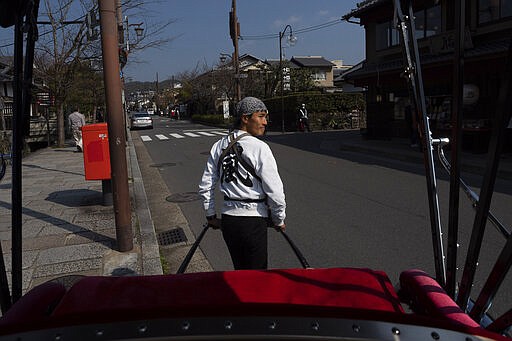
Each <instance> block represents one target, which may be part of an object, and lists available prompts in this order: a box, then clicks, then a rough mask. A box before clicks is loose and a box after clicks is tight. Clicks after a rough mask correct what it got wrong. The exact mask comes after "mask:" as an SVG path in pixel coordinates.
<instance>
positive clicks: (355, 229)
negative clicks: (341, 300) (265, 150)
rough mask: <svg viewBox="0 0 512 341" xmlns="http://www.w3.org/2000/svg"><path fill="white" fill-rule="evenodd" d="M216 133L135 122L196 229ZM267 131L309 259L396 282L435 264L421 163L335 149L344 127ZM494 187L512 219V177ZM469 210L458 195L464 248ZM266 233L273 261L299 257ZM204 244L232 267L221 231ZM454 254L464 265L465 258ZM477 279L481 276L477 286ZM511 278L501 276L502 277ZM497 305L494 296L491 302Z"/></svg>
mask: <svg viewBox="0 0 512 341" xmlns="http://www.w3.org/2000/svg"><path fill="white" fill-rule="evenodd" d="M221 133H222V132H221V131H219V130H218V129H213V128H209V127H205V126H200V125H192V124H189V123H186V122H175V121H169V120H166V119H163V120H160V119H157V120H156V124H155V129H153V130H148V131H139V132H138V134H139V135H140V141H141V142H142V143H143V144H144V146H145V147H146V149H147V150H148V152H149V155H150V157H151V161H150V162H152V164H151V165H152V166H153V168H156V169H158V171H159V174H160V175H161V177H162V179H163V181H164V182H165V184H166V186H167V187H168V189H169V192H170V193H173V194H182V195H184V197H187V195H189V196H190V197H188V198H190V199H191V200H190V201H188V202H183V203H180V204H179V207H180V209H181V212H182V213H183V215H184V217H185V219H186V220H187V222H188V223H189V226H190V227H191V229H192V231H193V232H194V234H195V235H198V233H199V232H200V229H201V225H202V223H203V219H204V218H203V212H202V209H201V205H200V203H199V201H197V200H193V199H194V197H193V193H194V192H195V191H196V190H197V183H198V181H199V178H200V176H201V172H202V170H203V167H204V163H205V161H206V158H207V152H208V150H209V149H210V147H211V145H212V144H213V142H215V141H216V140H217V139H218V138H219V134H221ZM145 136H147V137H145ZM162 136H163V137H162ZM149 139H151V140H149ZM265 139H266V140H267V142H268V143H269V144H270V146H271V148H272V150H273V151H274V154H275V156H276V159H277V161H278V165H279V169H280V173H281V176H282V178H283V182H284V184H285V190H286V195H287V203H288V209H287V214H288V218H287V226H288V227H289V229H288V231H289V235H290V236H291V237H292V238H293V240H294V241H295V242H296V243H297V244H298V245H299V247H300V248H301V250H302V251H303V253H304V254H305V256H306V258H308V260H309V262H310V263H311V265H312V266H314V267H331V266H354V267H370V268H374V269H381V270H384V271H386V272H387V273H388V275H389V276H390V278H391V280H392V281H393V282H394V283H396V282H397V281H398V275H399V273H400V271H402V270H404V269H409V268H421V269H424V270H426V271H427V272H429V273H431V274H433V273H434V269H433V256H432V246H431V237H430V227H429V226H430V225H429V221H428V203H427V197H426V185H425V178H424V176H423V165H422V164H420V163H411V162H401V161H396V160H392V159H389V158H383V157H380V156H379V155H362V154H360V153H353V152H350V151H343V150H340V148H339V142H340V140H341V139H343V132H341V131H339V132H317V133H312V134H285V135H281V134H270V135H269V136H267V137H265ZM467 181H469V182H470V183H472V184H476V185H477V184H478V181H479V179H478V178H477V177H474V176H470V177H469V179H467ZM497 188H499V189H500V191H498V192H497V193H496V194H495V196H494V201H493V210H494V211H495V213H496V215H497V216H499V217H501V218H502V219H503V220H504V221H512V212H511V211H510V209H509V208H510V206H511V204H512V196H511V193H512V189H511V186H510V183H509V182H498V184H497ZM439 194H440V206H441V211H442V214H443V221H444V223H445V224H446V222H447V219H448V216H447V209H446V208H447V207H448V204H447V197H448V183H447V181H446V180H443V179H441V180H440V181H439ZM462 199H463V200H464V198H462ZM473 216H474V213H473V211H472V208H471V207H470V206H469V205H466V204H464V205H461V226H462V231H461V245H462V248H461V250H462V253H464V252H465V251H464V250H465V248H464V246H465V245H467V240H468V234H469V233H468V231H470V229H471V226H472V219H473ZM489 231H490V232H489V234H488V235H487V236H486V239H485V240H484V246H483V248H484V249H485V250H487V251H486V252H485V253H484V254H483V255H482V257H481V260H480V264H481V268H483V269H485V268H489V266H490V264H491V261H492V259H494V258H493V257H495V256H496V252H497V250H498V248H496V247H495V246H496V245H503V243H504V241H503V240H502V238H501V237H500V236H498V234H497V233H495V232H494V230H489ZM269 243H270V252H269V257H270V266H271V267H276V268H284V267H296V266H299V263H298V261H297V260H296V258H295V256H294V255H293V253H292V252H291V250H290V249H289V248H288V246H287V245H286V243H285V242H284V240H283V239H282V238H281V237H280V236H279V235H277V234H273V233H271V234H270V238H269ZM201 246H202V250H203V252H204V253H205V255H206V257H207V259H208V260H209V261H210V263H211V264H212V266H213V268H214V269H215V270H226V269H231V264H230V261H229V256H228V254H227V252H226V250H225V246H224V244H223V242H222V239H221V237H220V234H219V233H218V232H216V231H213V232H211V233H209V234H208V235H207V237H206V238H205V240H204V242H203V243H202V245H201ZM460 259H463V258H462V257H461V258H460ZM459 263H460V266H461V267H462V265H463V262H462V260H460V261H459ZM509 277H510V276H509ZM482 284H483V283H482V276H479V277H478V278H477V283H476V286H481V285H482ZM510 284H511V283H510V278H507V283H505V285H504V286H503V287H504V288H507V287H510ZM503 291H504V294H505V295H506V296H507V301H508V302H512V299H511V297H510V296H511V293H510V292H509V291H510V290H503ZM509 306H510V304H508V305H506V307H509ZM500 308H502V307H500V305H499V304H498V305H497V306H496V307H495V309H500Z"/></svg>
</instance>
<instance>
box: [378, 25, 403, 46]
mask: <svg viewBox="0 0 512 341" xmlns="http://www.w3.org/2000/svg"><path fill="white" fill-rule="evenodd" d="M376 30H377V32H376V33H377V36H376V38H377V50H383V49H386V48H388V47H391V46H395V45H398V44H399V43H400V36H399V33H398V30H397V29H396V28H395V27H394V25H393V21H391V20H390V21H386V22H384V23H380V24H377V27H376Z"/></svg>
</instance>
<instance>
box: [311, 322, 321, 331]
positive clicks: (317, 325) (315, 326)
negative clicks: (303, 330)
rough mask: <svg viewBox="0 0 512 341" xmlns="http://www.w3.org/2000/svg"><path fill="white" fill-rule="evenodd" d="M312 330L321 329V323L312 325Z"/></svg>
mask: <svg viewBox="0 0 512 341" xmlns="http://www.w3.org/2000/svg"><path fill="white" fill-rule="evenodd" d="M311 329H313V330H318V329H320V323H318V322H313V323H311Z"/></svg>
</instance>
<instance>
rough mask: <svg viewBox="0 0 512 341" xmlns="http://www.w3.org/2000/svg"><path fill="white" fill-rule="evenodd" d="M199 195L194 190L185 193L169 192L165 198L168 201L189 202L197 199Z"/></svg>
mask: <svg viewBox="0 0 512 341" xmlns="http://www.w3.org/2000/svg"><path fill="white" fill-rule="evenodd" d="M200 198H201V197H200V196H199V194H197V193H196V192H185V193H177V194H171V195H169V196H168V197H167V198H165V200H167V201H169V202H190V201H196V200H199V199H200Z"/></svg>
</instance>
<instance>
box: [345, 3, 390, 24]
mask: <svg viewBox="0 0 512 341" xmlns="http://www.w3.org/2000/svg"><path fill="white" fill-rule="evenodd" d="M388 1H390V0H365V1H363V2H360V3H358V4H357V8H354V9H353V10H352V11H350V12H349V13H347V14H345V15H344V16H343V17H342V18H343V19H344V20H347V19H350V18H353V17H357V16H358V15H360V14H361V13H363V12H366V11H368V10H370V9H372V8H373V7H375V6H377V5H379V4H382V3H384V2H388Z"/></svg>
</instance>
